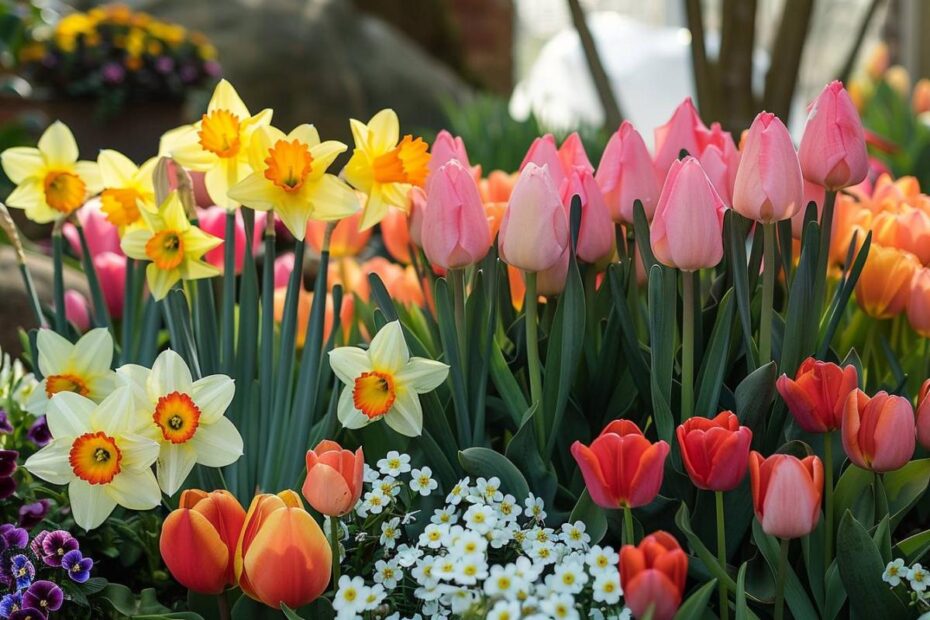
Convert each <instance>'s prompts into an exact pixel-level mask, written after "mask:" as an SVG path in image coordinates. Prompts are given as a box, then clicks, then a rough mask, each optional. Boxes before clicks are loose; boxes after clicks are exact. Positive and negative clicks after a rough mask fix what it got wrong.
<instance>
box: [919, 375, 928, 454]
mask: <svg viewBox="0 0 930 620" xmlns="http://www.w3.org/2000/svg"><path fill="white" fill-rule="evenodd" d="M928 393H930V379H927V380H926V381H924V382H923V383H922V384H921V386H920V392H919V393H918V396H917V441H919V442H920V445H921V446H923V448H924V449H925V450H930V398H927V394H928Z"/></svg>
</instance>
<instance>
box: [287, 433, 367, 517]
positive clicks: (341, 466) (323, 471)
mask: <svg viewBox="0 0 930 620" xmlns="http://www.w3.org/2000/svg"><path fill="white" fill-rule="evenodd" d="M364 473H365V455H364V453H363V452H362V449H361V448H359V449H358V450H356V451H355V452H354V453H353V452H352V451H350V450H343V449H342V446H340V445H339V444H338V443H336V442H335V441H329V440H328V439H324V440H323V441H321V442H320V443H319V444H317V446H316V448H314V449H313V450H307V479H306V480H305V481H304V486H303V488H302V489H301V490H302V492H303V494H304V498H306V500H307V502H308V503H309V504H310V505H311V506H313V508H314V509H315V510H316V511H317V512H321V513H323V514H324V515H327V516H330V517H341V516H342V515H344V514H346V513H348V512H349V511H351V510H352V508H354V507H355V503H356V502H358V498H359V496H360V495H361V494H362V476H363V474H364Z"/></svg>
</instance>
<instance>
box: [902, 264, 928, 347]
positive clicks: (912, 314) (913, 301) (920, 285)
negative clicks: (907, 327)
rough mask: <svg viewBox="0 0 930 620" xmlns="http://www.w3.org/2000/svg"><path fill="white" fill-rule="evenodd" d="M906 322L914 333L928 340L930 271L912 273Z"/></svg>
mask: <svg viewBox="0 0 930 620" xmlns="http://www.w3.org/2000/svg"><path fill="white" fill-rule="evenodd" d="M907 321H908V323H910V324H911V329H913V330H914V331H915V332H917V333H918V334H920V335H921V336H923V337H924V338H930V269H926V268H923V269H918V270H917V271H916V272H915V273H914V279H913V280H911V294H910V297H909V298H908V300H907Z"/></svg>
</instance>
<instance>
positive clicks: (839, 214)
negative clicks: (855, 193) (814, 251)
mask: <svg viewBox="0 0 930 620" xmlns="http://www.w3.org/2000/svg"><path fill="white" fill-rule="evenodd" d="M873 217H874V214H873V213H872V211H871V210H870V209H869V208H868V207H866V206H864V205H863V204H862V203H861V202H859V201H858V200H856V199H855V198H853V197H851V196H847V195H846V194H837V196H836V210H835V211H834V214H833V232H832V234H831V236H830V263H831V264H833V265H842V264H843V263H844V262H845V261H846V255H847V254H848V253H849V244H850V243H852V238H853V235H854V234H857V233H858V235H857V236H856V250H857V251H858V250H859V248H860V247H862V244H863V243H864V242H865V236H866V234H867V233H868V231H869V230H870V229H871V228H872V219H873Z"/></svg>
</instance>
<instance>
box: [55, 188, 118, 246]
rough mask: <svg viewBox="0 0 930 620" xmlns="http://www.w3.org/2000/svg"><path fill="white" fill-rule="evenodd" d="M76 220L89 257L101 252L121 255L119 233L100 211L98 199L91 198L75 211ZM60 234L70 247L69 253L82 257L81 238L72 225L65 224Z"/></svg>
mask: <svg viewBox="0 0 930 620" xmlns="http://www.w3.org/2000/svg"><path fill="white" fill-rule="evenodd" d="M77 219H78V222H79V223H80V224H81V228H83V229H84V240H85V241H87V249H88V250H90V255H91V256H96V255H97V254H100V253H102V252H116V253H117V254H122V253H123V252H122V250H121V249H120V240H119V231H118V230H117V228H116V226H114V225H113V224H111V223H110V222H109V221H108V220H107V216H106V214H105V213H104V212H103V211H102V210H101V209H100V198H91V199H90V200H88V201H87V203H86V204H85V205H84V206H83V207H82V208H81V209H79V210H78V211H77ZM62 234H63V235H64V236H65V239H66V240H67V241H68V245H70V246H71V251H72V252H74V255H75V256H77V257H78V258H80V257H82V256H83V255H84V252H83V251H82V249H81V237H80V235H79V234H78V230H77V228H76V227H75V226H74V224H71V223H70V222H69V223H66V224H65V226H64V228H63V229H62Z"/></svg>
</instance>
